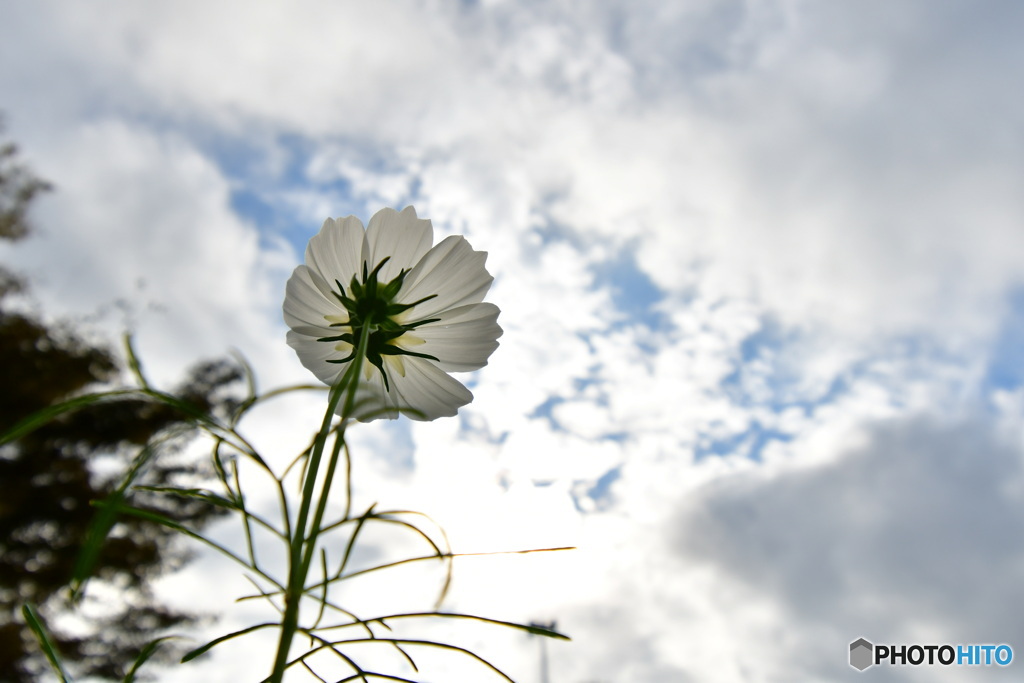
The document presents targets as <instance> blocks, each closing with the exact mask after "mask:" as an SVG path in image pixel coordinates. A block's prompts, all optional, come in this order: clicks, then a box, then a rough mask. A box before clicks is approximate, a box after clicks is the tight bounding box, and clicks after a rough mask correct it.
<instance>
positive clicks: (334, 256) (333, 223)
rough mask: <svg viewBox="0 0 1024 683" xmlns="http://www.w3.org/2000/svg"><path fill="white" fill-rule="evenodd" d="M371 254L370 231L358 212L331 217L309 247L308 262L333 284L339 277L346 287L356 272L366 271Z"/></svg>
mask: <svg viewBox="0 0 1024 683" xmlns="http://www.w3.org/2000/svg"><path fill="white" fill-rule="evenodd" d="M368 256H369V247H368V245H367V243H366V232H365V231H364V230H363V224H362V222H361V221H360V220H359V219H358V218H356V217H355V216H346V217H345V218H328V219H327V220H326V221H324V225H323V227H322V228H320V232H318V233H317V234H316V235H314V236H313V237H312V239H310V240H309V245H308V246H307V247H306V265H307V266H309V267H310V269H311V270H313V271H314V272H316V273H318V274H319V275H320V276H321V277H322V278H323V279H324V280H325V281H326V283H327V286H328V287H329V288H333V287H335V286H336V285H335V284H334V281H335V280H338V281H339V282H341V284H342V285H344V286H345V287H346V288H347V287H348V285H349V283H350V282H351V281H352V276H353V275H357V274H360V273H362V270H363V260H364V259H366V258H367V257H368Z"/></svg>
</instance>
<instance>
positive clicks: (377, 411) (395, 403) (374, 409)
mask: <svg viewBox="0 0 1024 683" xmlns="http://www.w3.org/2000/svg"><path fill="white" fill-rule="evenodd" d="M363 362H364V363H366V361H365V360H364V361H363ZM370 369H371V370H372V372H370V373H369V375H367V373H366V372H365V370H366V368H365V367H364V368H363V370H364V372H363V373H362V377H361V381H360V382H359V387H358V388H357V389H356V398H355V405H356V407H355V411H354V417H356V418H357V419H359V420H361V421H363V422H370V421H372V420H380V419H384V420H395V419H397V418H398V416H399V415H400V414H401V413H400V411H399V405H400V401H401V398H400V397H399V395H398V393H397V392H395V390H394V386H395V385H394V384H393V383H392V384H391V391H386V390H385V389H384V377H383V376H382V375H381V374H380V372H379V371H378V370H377V368H375V367H373V366H372V365H371V366H370ZM391 380H392V378H391V375H388V381H389V382H390V381H391ZM344 409H345V405H344V400H343V401H342V403H339V404H338V410H337V411H336V412H337V413H338V414H339V415H341V414H343V411H344Z"/></svg>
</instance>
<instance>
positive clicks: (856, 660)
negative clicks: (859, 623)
mask: <svg viewBox="0 0 1024 683" xmlns="http://www.w3.org/2000/svg"><path fill="white" fill-rule="evenodd" d="M874 650H875V646H874V645H872V644H871V643H870V642H868V641H867V640H865V639H864V638H858V639H857V640H855V641H853V642H852V643H850V666H852V667H853V668H854V669H856V670H857V671H863V670H864V669H866V668H868V667H869V666H871V665H872V664H873V663H874V662H872V661H871V660H872V659H874V657H872V655H873V654H874Z"/></svg>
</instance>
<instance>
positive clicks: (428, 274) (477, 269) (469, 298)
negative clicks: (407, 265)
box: [398, 236, 494, 320]
mask: <svg viewBox="0 0 1024 683" xmlns="http://www.w3.org/2000/svg"><path fill="white" fill-rule="evenodd" d="M486 260H487V252H483V251H474V250H473V247H471V246H469V242H467V241H466V239H465V238H464V237H461V236H452V237H447V238H445V239H444V240H442V241H441V243H440V244H438V245H437V246H435V247H434V248H433V249H431V250H430V251H428V252H427V253H426V254H425V255H424V256H423V258H422V259H420V262H419V263H418V264H416V267H415V268H413V269H412V271H411V272H410V273H409V275H407V276H406V278H405V284H404V285H403V286H402V289H401V291H400V292H399V293H398V300H399V301H400V302H402V303H412V302H413V301H419V300H420V299H422V298H424V297H427V296H430V295H431V294H435V295H436V296H434V297H433V298H431V299H430V300H428V301H424V302H423V303H422V304H420V305H419V306H416V307H415V308H412V309H410V310H409V311H407V312H406V313H405V314H404V316H403V320H422V319H424V318H432V317H434V314H436V313H438V312H440V311H444V310H447V309H449V308H455V307H457V306H464V305H466V304H475V303H479V302H481V301H483V298H484V295H485V294H487V290H488V289H489V288H490V286H491V282H493V281H494V278H493V277H491V275H490V273H488V272H487V269H486V268H484V262H485V261H486Z"/></svg>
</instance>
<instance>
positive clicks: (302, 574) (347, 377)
mask: <svg viewBox="0 0 1024 683" xmlns="http://www.w3.org/2000/svg"><path fill="white" fill-rule="evenodd" d="M371 327H372V325H370V321H369V320H367V321H366V324H365V325H364V326H363V330H362V335H360V339H359V346H358V347H357V348H356V353H355V358H353V360H352V363H351V364H350V365H349V367H348V368H347V369H346V371H345V372H344V374H343V375H342V377H341V379H340V380H339V381H338V383H337V384H335V386H334V387H333V388H332V389H331V393H330V398H329V399H328V402H327V410H326V412H325V413H324V420H323V423H322V424H321V426H320V432H319V433H318V434H317V437H316V442H315V443H314V445H313V452H312V453H310V456H309V461H308V463H307V466H306V472H305V476H304V482H303V487H302V502H301V504H300V506H299V517H298V519H297V520H296V523H295V528H294V529H293V531H292V541H291V547H290V552H289V556H288V588H287V592H286V594H285V611H284V616H283V618H282V620H281V637H280V640H279V641H278V644H277V656H276V657H275V660H274V670H273V673H272V674H271V675H270V681H271V683H281V682H282V681H283V679H284V672H285V669H287V668H288V652H289V650H290V649H291V644H292V639H293V638H294V636H295V632H296V630H298V625H299V604H300V603H301V602H302V596H303V594H304V593H305V585H306V577H307V575H308V571H309V559H311V558H312V554H313V550H314V548H315V546H316V538H317V536H318V535H319V529H318V528H317V526H318V525H319V523H320V520H321V519H322V515H323V506H324V505H325V504H326V500H321V501H319V502H318V505H317V513H316V519H315V522H314V525H313V528H311V529H310V531H309V537H308V538H307V537H306V527H307V523H308V521H309V510H310V508H311V507H312V505H313V496H314V492H315V489H316V479H317V474H318V472H319V469H320V460H321V459H322V458H323V453H324V447H325V446H326V445H327V436H328V435H329V434H330V432H331V423H332V422H333V421H334V413H335V410H336V409H337V407H338V403H339V402H340V401H341V397H342V396H346V400H345V408H344V410H343V418H342V419H345V416H349V415H351V409H352V406H353V404H354V402H355V394H356V389H357V388H358V386H359V373H360V372H361V371H362V365H363V359H364V358H365V356H366V349H367V347H368V344H369V338H370V328H371ZM336 438H337V439H339V440H341V439H342V438H343V437H342V435H341V434H340V433H339V434H338V436H337V437H336ZM331 455H332V457H331V462H330V463H329V465H328V471H329V473H330V474H333V472H334V469H335V467H336V466H337V456H338V450H337V448H335V449H334V450H333V452H332V454H331ZM324 488H325V490H324V492H323V495H322V498H326V493H327V492H328V491H329V488H330V482H329V481H328V482H325V486H324ZM307 544H308V545H307ZM304 550H305V552H303V551H304Z"/></svg>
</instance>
